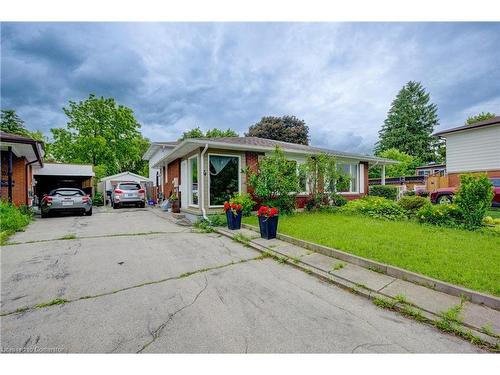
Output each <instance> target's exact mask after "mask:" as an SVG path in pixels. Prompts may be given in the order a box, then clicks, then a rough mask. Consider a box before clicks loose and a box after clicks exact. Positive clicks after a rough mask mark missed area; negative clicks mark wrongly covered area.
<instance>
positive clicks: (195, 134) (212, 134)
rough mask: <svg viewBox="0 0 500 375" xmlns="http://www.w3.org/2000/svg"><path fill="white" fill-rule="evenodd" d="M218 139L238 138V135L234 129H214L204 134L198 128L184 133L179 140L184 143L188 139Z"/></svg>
mask: <svg viewBox="0 0 500 375" xmlns="http://www.w3.org/2000/svg"><path fill="white" fill-rule="evenodd" d="M218 137H238V133H236V132H235V131H234V130H232V129H226V130H222V129H218V128H213V129H209V130H207V132H206V133H203V130H201V129H200V127H199V126H198V127H196V128H194V129H191V130H188V131H187V132H184V133H182V136H181V137H180V138H179V141H183V140H184V139H186V138H218Z"/></svg>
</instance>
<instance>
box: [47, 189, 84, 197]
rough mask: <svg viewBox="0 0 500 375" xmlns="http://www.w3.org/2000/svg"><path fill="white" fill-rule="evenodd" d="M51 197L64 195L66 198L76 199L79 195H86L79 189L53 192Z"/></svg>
mask: <svg viewBox="0 0 500 375" xmlns="http://www.w3.org/2000/svg"><path fill="white" fill-rule="evenodd" d="M50 195H63V196H65V197H74V196H77V195H85V194H84V193H83V191H81V190H77V189H57V190H52V191H51V192H50Z"/></svg>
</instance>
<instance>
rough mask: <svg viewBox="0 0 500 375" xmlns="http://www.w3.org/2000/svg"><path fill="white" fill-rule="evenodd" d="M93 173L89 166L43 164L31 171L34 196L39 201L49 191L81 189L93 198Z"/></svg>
mask: <svg viewBox="0 0 500 375" xmlns="http://www.w3.org/2000/svg"><path fill="white" fill-rule="evenodd" d="M94 176H95V174H94V171H93V170H92V165H90V164H64V163H45V164H44V166H43V168H36V169H34V171H33V178H34V180H35V189H34V190H35V195H36V196H37V197H38V198H39V199H41V197H43V195H44V194H48V193H49V192H50V191H51V190H53V189H57V188H61V187H69V188H77V189H82V190H83V191H84V192H85V193H87V194H89V195H91V196H93V188H92V187H93V180H94Z"/></svg>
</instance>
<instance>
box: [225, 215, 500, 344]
mask: <svg viewBox="0 0 500 375" xmlns="http://www.w3.org/2000/svg"><path fill="white" fill-rule="evenodd" d="M245 225H248V224H245ZM242 226H243V224H242ZM249 226H250V225H249ZM247 229H254V228H248V227H247ZM215 232H217V233H218V234H220V235H223V236H225V237H229V238H231V239H234V236H235V235H236V233H232V232H231V231H229V230H225V229H222V228H215ZM245 245H246V246H249V247H251V248H253V249H255V250H257V251H259V252H261V253H264V254H266V255H267V256H269V257H270V258H274V259H276V260H277V261H279V263H285V264H287V265H290V266H292V267H294V268H296V269H299V270H301V271H303V272H305V273H307V274H309V275H311V276H314V277H316V278H318V279H320V280H322V281H324V282H328V283H330V284H333V285H336V286H338V287H340V288H342V289H344V290H347V291H349V292H351V293H353V294H356V295H359V296H362V297H365V298H367V299H369V300H370V301H372V302H374V301H375V300H377V299H383V300H390V301H392V304H391V306H390V307H384V308H386V309H388V310H392V311H395V312H397V313H399V314H401V315H403V316H405V317H407V318H409V319H412V320H415V321H418V322H420V323H424V324H427V325H431V326H433V327H435V328H437V324H438V323H439V322H440V321H441V319H442V318H441V316H439V315H438V314H435V313H433V312H430V311H428V310H425V309H423V308H421V307H419V306H416V305H414V304H407V303H401V302H399V301H397V300H396V299H394V298H392V297H390V296H387V295H385V294H383V293H381V292H378V291H376V290H373V289H370V288H368V287H366V286H360V285H359V284H357V283H355V282H352V281H349V280H347V279H344V278H341V277H338V276H336V275H334V274H331V273H328V272H325V271H323V270H321V269H319V268H316V267H314V266H311V265H309V264H307V263H305V262H302V261H300V259H299V260H298V261H297V260H296V259H292V258H289V257H288V256H286V255H284V254H282V253H280V252H278V251H276V250H274V249H271V248H268V247H266V246H264V245H261V244H259V243H257V242H254V241H253V240H249V241H248V243H246V244H245ZM379 307H380V306H379ZM408 307H409V308H417V309H419V311H420V313H421V317H420V318H414V317H413V316H411V315H409V314H407V313H406V311H407V308H408ZM462 328H466V330H464V329H462ZM437 329H439V328H437ZM439 330H440V329H439ZM441 331H442V332H445V333H449V334H453V335H455V336H457V337H461V338H463V339H464V335H462V334H460V333H465V332H469V333H470V335H469V336H466V337H465V339H467V341H470V342H471V343H472V344H474V345H476V346H480V347H482V348H484V349H487V350H489V351H491V352H498V351H499V349H498V348H499V345H500V340H499V339H498V338H497V337H496V336H490V335H488V334H486V333H484V332H481V331H480V330H479V328H477V327H473V326H470V325H468V324H467V325H465V324H461V323H460V324H458V329H457V330H455V331H444V330H441ZM469 338H471V339H469ZM473 340H474V341H473Z"/></svg>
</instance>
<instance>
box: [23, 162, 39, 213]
mask: <svg viewBox="0 0 500 375" xmlns="http://www.w3.org/2000/svg"><path fill="white" fill-rule="evenodd" d="M37 161H38V160H33V161H30V162H29V163H26V164H25V165H24V179H25V181H24V187H25V189H26V206H27V205H28V200H29V198H28V167H29V166H30V165H31V164H34V163H36V162H37ZM34 198H35V193H34V192H33V199H34Z"/></svg>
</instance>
